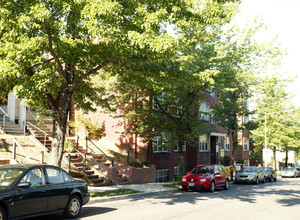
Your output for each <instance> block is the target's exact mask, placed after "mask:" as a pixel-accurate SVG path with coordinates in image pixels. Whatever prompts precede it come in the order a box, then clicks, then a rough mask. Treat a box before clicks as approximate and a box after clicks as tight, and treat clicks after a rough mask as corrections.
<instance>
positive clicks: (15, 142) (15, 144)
mask: <svg viewBox="0 0 300 220" xmlns="http://www.w3.org/2000/svg"><path fill="white" fill-rule="evenodd" d="M0 139H13V152H12V159H16V152H17V149H16V147H18V148H19V149H20V150H21V151H22V153H23V155H24V156H25V157H26V159H27V160H28V162H29V163H32V160H31V159H30V157H29V156H28V155H27V154H26V152H25V151H24V149H23V148H22V147H21V145H20V144H19V142H18V141H17V139H16V138H15V137H0Z"/></svg>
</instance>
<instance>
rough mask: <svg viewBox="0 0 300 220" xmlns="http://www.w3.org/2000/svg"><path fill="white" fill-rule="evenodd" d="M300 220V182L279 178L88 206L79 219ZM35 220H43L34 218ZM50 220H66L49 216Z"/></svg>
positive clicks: (56, 215)
mask: <svg viewBox="0 0 300 220" xmlns="http://www.w3.org/2000/svg"><path fill="white" fill-rule="evenodd" d="M195 218H197V219H199V218H200V219H205V220H208V219H216V218H218V219H219V218H221V219H299V218H300V178H285V179H283V178H280V177H279V178H278V181H277V182H266V183H265V184H259V185H255V184H238V185H237V184H230V188H229V190H228V191H226V190H223V189H217V190H216V191H215V192H214V193H210V192H206V191H202V192H183V191H178V192H175V193H165V194H160V195H156V196H152V197H147V198H134V199H128V200H120V201H113V202H105V203H98V204H91V205H86V206H84V207H83V209H82V212H81V218H80V219H95V220H96V219H116V220H117V219H122V220H126V219H128V220H132V219H139V220H140V219H145V220H146V219H195ZM31 219H32V220H33V219H35V220H37V219H40V218H31ZM41 219H43V220H47V219H64V218H63V216H62V215H60V214H55V215H48V216H44V217H41Z"/></svg>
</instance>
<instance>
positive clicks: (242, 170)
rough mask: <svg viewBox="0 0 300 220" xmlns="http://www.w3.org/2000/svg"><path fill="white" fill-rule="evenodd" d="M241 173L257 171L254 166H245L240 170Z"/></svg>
mask: <svg viewBox="0 0 300 220" xmlns="http://www.w3.org/2000/svg"><path fill="white" fill-rule="evenodd" d="M240 172H241V173H252V172H257V168H256V167H245V168H242V169H241V170H240Z"/></svg>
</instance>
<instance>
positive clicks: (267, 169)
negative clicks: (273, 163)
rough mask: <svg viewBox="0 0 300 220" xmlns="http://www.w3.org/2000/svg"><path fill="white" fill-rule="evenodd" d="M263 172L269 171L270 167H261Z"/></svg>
mask: <svg viewBox="0 0 300 220" xmlns="http://www.w3.org/2000/svg"><path fill="white" fill-rule="evenodd" d="M261 169H262V170H263V171H264V172H269V171H271V169H270V168H269V167H262V168H261Z"/></svg>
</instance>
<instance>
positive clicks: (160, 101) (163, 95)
mask: <svg viewBox="0 0 300 220" xmlns="http://www.w3.org/2000/svg"><path fill="white" fill-rule="evenodd" d="M165 95H166V93H164V92H162V93H161V95H159V96H157V101H158V102H159V103H160V104H161V105H162V106H164V104H165V103H164V102H165ZM153 109H154V110H159V105H158V103H157V102H156V101H155V100H154V101H153ZM164 110H165V111H166V112H167V111H169V109H168V107H165V109H164Z"/></svg>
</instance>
